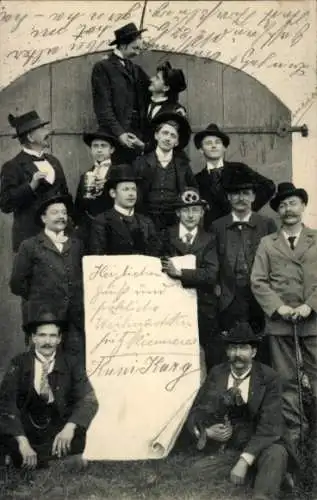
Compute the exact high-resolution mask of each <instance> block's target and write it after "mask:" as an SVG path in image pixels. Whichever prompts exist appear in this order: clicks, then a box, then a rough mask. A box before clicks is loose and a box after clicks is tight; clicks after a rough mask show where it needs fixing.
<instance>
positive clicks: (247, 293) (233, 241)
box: [211, 163, 276, 362]
mask: <svg viewBox="0 0 317 500" xmlns="http://www.w3.org/2000/svg"><path fill="white" fill-rule="evenodd" d="M223 187H224V189H225V191H226V193H227V197H228V202H229V203H230V206H231V213H230V214H228V215H225V216H224V217H221V218H219V219H218V220H216V221H214V222H213V224H212V226H211V231H212V232H213V233H214V234H215V236H216V248H217V255H218V261H219V275H218V286H219V323H220V327H221V329H228V328H231V327H232V326H233V325H234V323H235V322H236V321H248V322H249V323H250V324H251V326H252V328H253V330H254V332H255V333H261V332H262V331H263V328H264V315H263V311H262V309H261V307H260V306H259V305H258V303H257V301H256V300H255V298H254V296H253V294H252V291H251V284H250V275H251V269H252V264H253V259H254V256H255V252H256V250H257V247H258V244H259V243H260V240H261V238H262V237H263V236H266V235H267V234H270V233H272V232H274V231H275V230H276V226H275V223H274V221H273V220H272V219H269V218H268V217H264V216H263V215H259V214H257V213H255V212H253V211H252V205H253V203H254V200H255V199H256V192H257V191H259V190H261V184H259V178H258V177H257V176H256V175H254V173H253V171H252V170H251V169H250V168H249V167H248V166H247V165H244V164H243V163H232V164H231V166H230V169H229V168H228V169H226V170H224V172H223ZM265 347H266V344H265V343H263V345H262V346H261V353H259V354H260V355H261V356H263V358H262V361H266V362H268V353H267V352H266V351H267V349H265ZM222 355H224V353H222V354H221V353H220V352H219V362H221V356H222Z"/></svg>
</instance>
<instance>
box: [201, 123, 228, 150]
mask: <svg viewBox="0 0 317 500" xmlns="http://www.w3.org/2000/svg"><path fill="white" fill-rule="evenodd" d="M209 135H212V136H214V137H219V139H221V140H222V143H223V145H224V147H225V148H227V147H228V146H229V144H230V138H229V136H228V135H227V134H225V133H224V132H223V131H222V130H220V128H219V127H218V125H216V124H215V123H210V124H209V125H208V126H207V127H206V128H205V129H204V130H200V131H199V132H197V134H195V136H194V143H195V146H196V148H197V149H200V147H201V143H202V140H203V139H204V138H205V137H207V136H209Z"/></svg>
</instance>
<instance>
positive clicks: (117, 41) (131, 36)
mask: <svg viewBox="0 0 317 500" xmlns="http://www.w3.org/2000/svg"><path fill="white" fill-rule="evenodd" d="M144 31H147V28H142V29H141V30H138V31H134V32H133V33H130V34H129V35H126V37H122V38H115V39H114V40H112V41H111V42H110V43H109V46H110V47H112V46H113V45H118V44H120V43H122V44H124V43H131V42H133V40H135V39H136V38H138V37H139V36H140V35H141V34H142V33H144Z"/></svg>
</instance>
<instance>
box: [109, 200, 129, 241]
mask: <svg viewBox="0 0 317 500" xmlns="http://www.w3.org/2000/svg"><path fill="white" fill-rule="evenodd" d="M109 215H110V216H111V220H112V224H111V226H112V229H114V232H116V233H117V234H119V235H120V236H121V237H122V238H123V240H124V241H129V242H130V243H133V240H132V236H131V233H130V231H129V229H128V226H127V225H126V224H125V223H124V221H123V220H122V218H121V216H120V214H119V212H117V211H116V210H115V209H114V208H112V209H111V210H109Z"/></svg>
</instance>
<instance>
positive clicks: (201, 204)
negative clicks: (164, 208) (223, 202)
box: [174, 200, 208, 210]
mask: <svg viewBox="0 0 317 500" xmlns="http://www.w3.org/2000/svg"><path fill="white" fill-rule="evenodd" d="M207 206H208V203H207V201H205V200H200V201H196V202H191V203H183V202H176V203H175V204H174V208H175V209H176V210H177V209H180V208H186V207H203V208H206V207H207Z"/></svg>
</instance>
